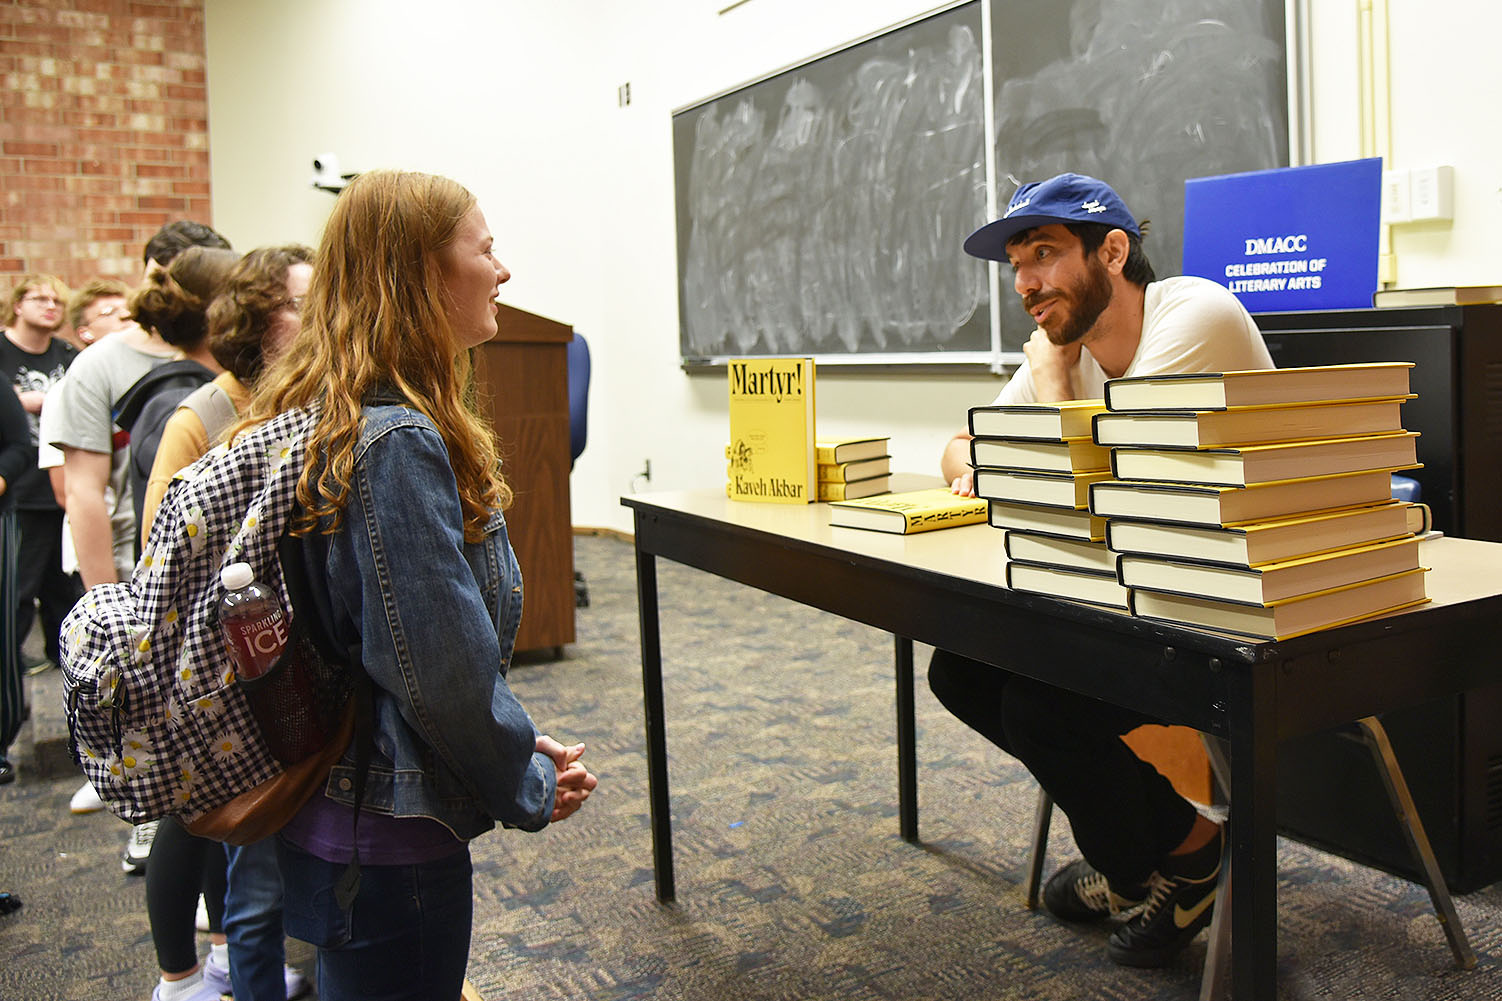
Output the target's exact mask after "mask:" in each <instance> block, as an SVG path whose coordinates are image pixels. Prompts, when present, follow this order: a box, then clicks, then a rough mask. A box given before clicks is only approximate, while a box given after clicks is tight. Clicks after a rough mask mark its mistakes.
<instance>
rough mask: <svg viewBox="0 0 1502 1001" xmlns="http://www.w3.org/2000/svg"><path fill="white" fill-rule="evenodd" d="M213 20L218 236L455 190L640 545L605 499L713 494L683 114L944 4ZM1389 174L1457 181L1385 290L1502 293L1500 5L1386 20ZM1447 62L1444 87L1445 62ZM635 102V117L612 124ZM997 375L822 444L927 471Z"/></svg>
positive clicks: (886, 406)
mask: <svg viewBox="0 0 1502 1001" xmlns="http://www.w3.org/2000/svg"><path fill="white" fill-rule="evenodd" d="M1310 2H1311V4H1312V6H1313V8H1314V9H1313V17H1312V19H1311V21H1312V27H1313V31H1314V45H1313V49H1314V67H1313V91H1312V93H1313V98H1314V105H1315V136H1314V153H1315V157H1316V159H1317V160H1319V161H1322V162H1328V161H1332V160H1343V159H1350V158H1352V157H1355V156H1358V155H1360V149H1359V132H1358V130H1357V129H1356V128H1355V122H1356V120H1357V116H1358V113H1359V92H1358V89H1357V85H1356V73H1357V69H1356V67H1357V63H1356V57H1355V51H1356V45H1355V30H1356V17H1355V14H1354V11H1355V9H1356V7H1357V2H1358V0H1310ZM728 3H729V0H611V2H606V0H547V2H545V3H538V2H535V0H534V2H521V0H429V2H427V3H425V4H422V5H421V6H415V5H412V4H410V3H405V2H398V0H320V2H318V3H311V4H310V3H305V2H294V0H206V15H207V36H208V37H207V43H208V78H209V106H210V112H209V129H210V150H211V156H212V164H213V193H214V195H213V197H214V222H215V225H216V226H217V227H218V228H219V229H220V230H221V231H223V232H224V233H225V234H226V235H228V236H229V237H230V238H231V239H232V240H233V241H234V242H235V244H236V246H239V247H245V248H249V247H252V246H256V245H258V244H262V243H270V242H282V241H285V240H289V239H301V240H305V241H308V242H313V241H315V240H316V239H317V235H318V229H319V227H320V225H321V224H322V221H323V219H324V217H325V215H326V214H327V211H328V208H329V206H330V205H331V203H332V199H331V197H330V196H329V195H327V194H325V193H323V192H319V191H315V190H313V189H312V188H311V187H310V186H309V183H308V182H309V178H310V176H311V173H312V168H311V161H312V158H313V156H314V155H316V154H318V153H322V152H326V151H333V152H336V153H338V155H339V156H340V158H341V160H342V162H343V165H344V167H345V169H347V170H362V169H369V168H373V167H381V166H397V167H410V168H417V169H426V170H433V171H437V172H441V173H445V174H448V175H450V176H453V177H455V178H457V179H458V180H460V181H461V182H463V183H464V184H466V185H467V186H468V187H470V188H471V190H473V191H474V192H475V193H476V194H477V195H478V196H479V198H480V203H481V207H482V208H483V209H484V210H485V213H486V215H487V218H488V220H489V222H490V225H491V229H492V230H493V232H494V233H495V234H496V240H497V249H498V252H499V253H500V254H501V256H502V260H504V261H505V262H506V264H507V266H508V267H510V268H511V270H512V272H513V275H514V276H515V277H513V279H512V281H511V284H510V285H508V286H507V287H506V289H504V290H503V291H504V293H505V294H504V298H505V299H506V301H508V302H510V303H512V304H514V305H517V306H520V307H522V308H524V309H529V310H532V311H534V312H537V313H542V314H544V315H547V316H552V317H555V318H557V319H560V320H564V321H566V322H568V323H571V324H573V325H574V326H575V327H576V328H577V329H578V330H579V331H580V332H582V333H583V334H584V335H585V336H587V337H588V338H589V341H590V346H591V349H592V351H593V355H594V383H593V386H592V389H591V397H590V437H589V446H588V448H587V449H586V451H585V453H584V455H583V456H582V457H581V459H580V460H579V463H578V465H577V466H576V467H575V470H574V474H573V481H572V488H573V521H574V523H575V524H576V525H590V526H611V527H616V528H621V529H628V530H629V528H630V521H629V518H628V517H627V512H626V511H625V509H624V508H621V507H620V505H619V497H620V495H621V494H623V493H627V492H629V491H630V489H631V486H632V478H633V475H634V474H635V473H637V472H638V471H639V470H640V469H641V467H642V461H643V459H648V458H649V459H650V460H651V463H652V483H651V484H650V487H649V489H688V488H710V489H718V488H719V487H720V485H721V484H722V482H723V477H724V465H723V460H722V454H723V452H722V450H723V444H724V440H725V388H724V382H723V376H707V375H696V376H690V375H687V374H685V373H684V372H683V371H682V370H681V369H680V368H679V367H678V334H677V329H678V328H677V286H676V251H675V245H674V240H675V235H674V206H673V161H672V134H671V119H670V112H671V111H672V109H674V108H677V107H681V106H683V105H685V104H689V103H692V102H694V101H696V100H698V99H701V98H703V97H706V96H709V95H711V94H714V93H717V92H719V91H721V90H724V89H726V88H729V87H733V86H736V85H738V84H740V83H742V82H744V81H746V80H748V79H751V78H754V77H757V76H761V75H762V74H764V73H767V72H768V71H771V70H774V69H777V68H780V67H782V66H785V65H787V64H789V63H792V62H795V61H798V60H801V59H803V58H805V57H807V56H810V55H813V54H815V53H818V52H821V51H824V50H825V49H828V48H831V47H835V46H838V45H840V44H843V43H845V42H847V41H850V40H851V39H854V38H857V37H860V36H862V35H864V34H867V33H869V32H872V31H876V30H879V29H881V28H884V27H886V26H888V25H891V24H893V23H896V22H898V21H902V20H905V19H907V18H909V17H911V16H913V15H915V14H919V13H922V12H924V11H926V10H928V9H931V8H932V7H933V6H934V3H933V2H924V0H821V2H819V3H808V2H807V0H749V2H748V3H745V4H744V5H742V6H740V7H737V8H735V9H734V10H731V11H729V12H727V13H726V14H724V15H721V14H719V13H717V12H718V11H719V10H720V9H721V8H724V7H726V6H728ZM1391 5H1392V14H1391V21H1392V53H1391V54H1392V66H1393V74H1392V75H1393V85H1394V94H1393V152H1394V157H1393V162H1394V163H1395V164H1396V165H1398V166H1405V167H1415V166H1426V165H1433V164H1437V163H1449V164H1452V165H1453V166H1454V167H1455V168H1456V221H1455V223H1454V224H1453V225H1452V226H1448V227H1443V226H1433V225H1428V226H1424V227H1401V228H1399V230H1397V231H1395V233H1394V239H1393V246H1394V250H1395V252H1396V254H1397V258H1398V276H1399V280H1400V284H1404V285H1428V284H1454V283H1481V282H1502V254H1499V251H1498V249H1497V245H1496V243H1497V241H1496V239H1495V236H1494V234H1496V233H1498V232H1502V132H1499V131H1498V130H1497V129H1495V128H1492V127H1490V122H1489V121H1488V119H1489V118H1494V117H1495V112H1494V111H1492V110H1490V106H1491V105H1492V103H1493V101H1494V98H1495V95H1496V93H1497V92H1498V90H1499V72H1498V69H1497V66H1498V60H1497V57H1496V55H1495V53H1494V52H1492V51H1491V49H1492V48H1494V46H1495V39H1496V38H1497V37H1499V34H1502V32H1499V29H1502V5H1496V4H1494V3H1493V2H1492V0H1435V2H1431V3H1427V4H1418V3H1414V2H1411V0H1391ZM1440 53H1442V54H1443V73H1437V70H1436V63H1435V57H1436V55H1437V54H1440ZM626 82H629V83H630V84H631V98H632V103H631V104H630V106H629V107H626V108H621V107H618V105H617V99H616V93H617V87H618V86H619V85H620V84H622V83H626ZM1000 383H1001V380H1000V379H998V378H996V377H989V376H965V377H958V376H953V375H948V376H942V377H941V376H926V377H923V376H893V377H886V378H879V377H857V376H848V375H839V376H834V375H828V374H826V375H825V377H824V378H821V380H820V383H819V427H820V431H821V433H829V434H843V433H890V434H891V435H892V439H893V440H892V454H893V458H894V464H895V465H896V467H897V468H899V469H904V470H917V471H933V470H934V468H935V465H936V458H937V455H938V452H939V449H940V447H941V446H942V444H943V443H944V441H945V440H947V439H948V437H949V435H950V434H951V433H953V431H954V430H957V429H958V428H959V427H960V426H961V425H962V424H963V422H964V414H965V410H966V408H968V407H970V406H973V405H975V404H978V403H984V402H988V401H989V400H990V398H991V397H992V396H994V395H995V393H996V391H997V389H998V388H999V386H1000Z"/></svg>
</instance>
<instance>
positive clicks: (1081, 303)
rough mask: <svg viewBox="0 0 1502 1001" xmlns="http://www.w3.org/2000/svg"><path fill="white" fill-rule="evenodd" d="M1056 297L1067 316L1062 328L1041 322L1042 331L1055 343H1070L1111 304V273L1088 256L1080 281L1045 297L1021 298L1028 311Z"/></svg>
mask: <svg viewBox="0 0 1502 1001" xmlns="http://www.w3.org/2000/svg"><path fill="white" fill-rule="evenodd" d="M1055 298H1056V299H1061V300H1063V301H1064V303H1065V304H1066V305H1067V307H1068V310H1067V313H1068V315H1067V316H1066V317H1065V320H1064V325H1063V326H1062V327H1060V328H1058V329H1057V330H1050V329H1049V328H1048V326H1047V325H1044V327H1043V332H1044V333H1046V334H1048V339H1049V341H1051V342H1052V343H1054V344H1059V345H1064V344H1073V343H1074V342H1075V341H1077V340H1079V339H1080V338H1082V337H1084V336H1085V335H1086V334H1088V333H1089V332H1090V328H1092V327H1094V326H1095V321H1096V320H1098V319H1100V314H1101V313H1104V312H1105V311H1106V307H1107V306H1109V305H1110V304H1111V276H1110V275H1109V274H1108V273H1107V272H1106V266H1105V265H1104V264H1102V263H1100V261H1098V260H1096V259H1095V258H1094V257H1089V258H1087V259H1086V261H1085V274H1084V276H1083V277H1081V278H1080V280H1079V281H1077V282H1075V283H1074V284H1073V285H1072V286H1070V287H1069V288H1067V289H1060V290H1058V291H1055V292H1052V293H1050V294H1049V295H1046V296H1028V297H1027V298H1026V299H1024V300H1023V306H1025V307H1026V308H1027V310H1028V311H1029V312H1031V311H1032V309H1033V307H1035V306H1037V305H1038V304H1039V303H1042V302H1047V301H1048V300H1049V299H1055ZM1051 319H1052V318H1050V320H1051Z"/></svg>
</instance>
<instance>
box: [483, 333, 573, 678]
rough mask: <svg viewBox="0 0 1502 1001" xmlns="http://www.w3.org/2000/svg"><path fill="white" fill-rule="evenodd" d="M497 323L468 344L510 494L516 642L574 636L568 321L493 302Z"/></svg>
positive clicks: (559, 643)
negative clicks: (518, 583) (516, 574)
mask: <svg viewBox="0 0 1502 1001" xmlns="http://www.w3.org/2000/svg"><path fill="white" fill-rule="evenodd" d="M497 325H498V326H499V327H500V330H499V331H498V332H497V333H496V336H495V337H494V338H492V339H491V340H490V341H487V342H486V343H484V344H482V345H480V346H479V347H478V348H476V349H475V352H474V369H475V390H476V393H477V402H478V405H479V408H480V412H481V413H483V414H485V415H486V416H487V417H488V418H489V419H490V423H491V426H492V427H494V428H495V433H496V437H497V438H498V439H499V440H500V452H501V460H502V466H501V471H502V472H503V473H504V474H505V477H506V482H508V483H510V484H511V489H512V490H513V491H515V493H516V499H515V501H514V502H513V503H512V505H511V507H510V508H509V509H508V510H507V511H506V527H507V531H508V533H509V535H510V538H511V546H512V548H513V549H515V550H516V558H517V561H518V562H519V563H521V568H522V581H523V584H524V587H525V604H524V606H523V609H522V624H521V631H520V632H519V633H518V634H517V637H516V649H517V650H539V649H544V648H547V647H553V648H554V650H555V651H556V652H558V653H560V654H561V653H562V648H563V645H564V644H565V643H572V642H574V538H573V526H572V520H571V516H570V512H569V492H568V476H569V466H570V465H571V457H570V455H569V412H568V342H569V341H570V340H572V339H573V336H574V328H573V327H571V326H569V325H568V324H565V323H559V322H558V321H557V320H550V319H548V318H547V317H544V316H538V315H537V314H536V313H529V312H527V311H526V310H522V309H517V308H516V307H514V306H507V305H506V304H504V303H501V304H500V315H499V317H498V321H497Z"/></svg>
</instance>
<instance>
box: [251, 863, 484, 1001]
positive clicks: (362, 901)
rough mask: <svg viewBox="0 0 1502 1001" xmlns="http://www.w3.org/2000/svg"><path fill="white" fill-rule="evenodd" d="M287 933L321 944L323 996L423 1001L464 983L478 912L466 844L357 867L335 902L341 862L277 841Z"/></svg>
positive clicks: (322, 999)
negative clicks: (436, 855) (352, 885)
mask: <svg viewBox="0 0 1502 1001" xmlns="http://www.w3.org/2000/svg"><path fill="white" fill-rule="evenodd" d="M277 856H278V860H279V861H280V862H281V867H282V884H283V896H282V918H283V921H284V922H285V923H286V926H287V934H288V935H291V936H293V937H294V938H300V939H302V940H303V941H304V942H308V943H310V944H311V945H314V946H316V947H317V948H318V997H319V1001H427V999H429V998H457V997H458V996H459V995H460V994H461V993H462V992H463V990H464V971H465V968H466V967H467V966H468V964H469V936H470V927H471V923H472V921H473V918H474V901H473V898H472V893H473V889H472V879H471V877H472V871H473V870H472V869H471V866H470V861H469V848H468V846H466V847H465V848H463V849H462V850H460V851H457V852H455V853H453V854H452V855H448V856H446V857H444V858H441V859H437V860H436V861H432V862H423V863H420V864H418V865H362V866H361V867H360V892H359V895H358V896H356V898H355V901H354V903H353V905H352V906H351V907H350V908H349V909H348V910H344V909H341V908H340V907H339V905H338V903H337V902H336V901H335V900H334V885H335V883H336V882H337V881H338V880H339V877H340V876H341V875H343V873H344V869H345V863H343V862H326V861H324V860H323V859H320V858H316V857H315V856H312V855H309V854H308V853H307V852H304V851H302V850H301V849H299V848H297V847H295V846H293V845H291V844H289V843H288V842H287V841H286V839H284V838H278V839H277Z"/></svg>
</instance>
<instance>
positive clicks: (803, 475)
mask: <svg viewBox="0 0 1502 1001" xmlns="http://www.w3.org/2000/svg"><path fill="white" fill-rule="evenodd" d="M729 459H730V465H729V471H728V477H729V479H728V480H727V481H726V485H725V492H726V494H728V495H729V496H730V498H731V499H732V500H745V501H763V502H768V503H774V504H808V503H811V502H813V501H814V500H815V497H816V485H817V483H818V473H817V467H816V465H815V461H814V360H813V359H812V358H736V359H732V360H731V362H730V455H729Z"/></svg>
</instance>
